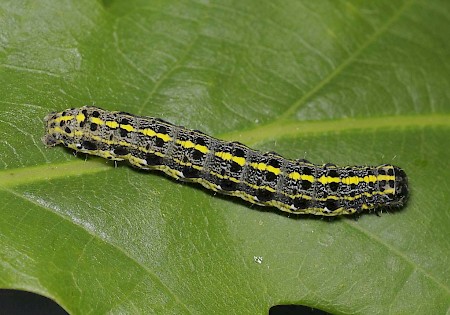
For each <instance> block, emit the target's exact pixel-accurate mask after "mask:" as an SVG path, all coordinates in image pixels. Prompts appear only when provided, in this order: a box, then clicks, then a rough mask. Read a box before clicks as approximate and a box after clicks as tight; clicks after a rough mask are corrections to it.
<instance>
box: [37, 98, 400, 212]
mask: <svg viewBox="0 0 450 315" xmlns="http://www.w3.org/2000/svg"><path fill="white" fill-rule="evenodd" d="M44 121H45V136H44V137H43V139H42V140H43V142H44V144H45V145H46V146H47V147H52V146H56V145H58V144H62V145H64V146H66V147H68V148H70V149H73V150H75V151H77V152H82V153H87V154H92V155H97V156H100V157H103V158H106V159H109V160H116V161H120V160H127V161H128V162H129V163H130V164H131V165H132V166H134V167H137V168H139V169H144V170H159V171H162V172H164V173H166V174H167V175H169V176H170V177H172V178H175V179H178V180H182V181H188V182H195V183H199V184H201V185H203V186H204V187H206V188H208V189H211V190H213V191H215V192H219V193H223V194H226V195H231V196H236V197H240V198H242V199H244V200H246V201H248V202H250V203H252V204H257V205H261V206H272V207H276V208H278V209H280V210H282V211H285V212H289V213H296V214H314V215H322V216H337V215H346V214H354V213H361V212H362V211H364V210H372V209H377V208H393V207H394V208H395V207H402V206H403V205H404V204H405V203H406V200H407V197H408V180H407V176H406V174H405V172H404V171H403V170H402V169H401V168H399V167H397V166H394V165H390V164H383V165H379V166H345V167H337V166H336V165H334V164H331V163H328V164H325V165H317V164H313V163H311V162H309V161H307V160H304V159H298V160H289V159H285V158H283V157H282V156H281V155H279V154H277V153H275V152H266V153H262V152H259V151H256V150H253V149H251V148H249V147H247V146H245V145H243V144H241V143H239V142H229V141H223V140H219V139H216V138H214V137H211V136H208V135H206V134H205V133H203V132H200V131H197V130H192V129H188V128H185V127H182V126H176V125H173V124H171V123H169V122H167V121H164V120H162V119H159V118H153V117H146V116H136V115H132V114H129V113H125V112H118V111H106V110H103V109H101V108H97V107H93V106H83V107H81V108H71V109H67V110H65V111H62V112H58V113H56V112H54V113H50V114H49V115H47V116H46V117H45V118H44Z"/></svg>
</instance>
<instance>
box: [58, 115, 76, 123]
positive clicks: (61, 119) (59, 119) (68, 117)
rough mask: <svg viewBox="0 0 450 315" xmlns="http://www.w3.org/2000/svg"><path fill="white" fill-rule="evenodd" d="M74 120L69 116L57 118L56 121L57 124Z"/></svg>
mask: <svg viewBox="0 0 450 315" xmlns="http://www.w3.org/2000/svg"><path fill="white" fill-rule="evenodd" d="M72 119H73V116H72V115H69V116H60V117H57V118H56V119H55V122H60V121H68V120H72Z"/></svg>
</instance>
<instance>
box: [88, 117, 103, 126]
mask: <svg viewBox="0 0 450 315" xmlns="http://www.w3.org/2000/svg"><path fill="white" fill-rule="evenodd" d="M91 122H92V123H94V124H97V125H103V124H104V123H105V122H104V121H103V120H101V119H100V118H98V117H91Z"/></svg>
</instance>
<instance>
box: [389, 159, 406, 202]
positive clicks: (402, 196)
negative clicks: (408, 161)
mask: <svg viewBox="0 0 450 315" xmlns="http://www.w3.org/2000/svg"><path fill="white" fill-rule="evenodd" d="M394 174H395V193H394V201H393V202H392V204H391V205H392V206H394V207H403V206H404V205H405V204H406V202H407V201H408V196H409V189H408V177H407V176H406V173H405V171H404V170H402V169H401V168H400V167H397V166H394Z"/></svg>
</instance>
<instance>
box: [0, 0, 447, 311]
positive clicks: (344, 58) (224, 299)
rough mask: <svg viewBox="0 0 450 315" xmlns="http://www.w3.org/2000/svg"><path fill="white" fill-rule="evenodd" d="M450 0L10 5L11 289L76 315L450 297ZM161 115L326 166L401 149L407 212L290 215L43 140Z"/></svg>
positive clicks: (4, 270)
mask: <svg viewBox="0 0 450 315" xmlns="http://www.w3.org/2000/svg"><path fill="white" fill-rule="evenodd" d="M449 29H450V5H449V2H448V1H444V0H436V1H412V0H411V1H390V0H389V1H388V0H386V1H348V2H343V1H339V2H337V1H324V0H323V1H322V0H321V1H296V0H285V1H282V0H278V1H270V2H269V1H266V2H261V1H252V0H248V1H237V0H227V1H207V0H197V1H187V0H186V1H171V0H154V1H144V0H142V1H138V0H135V1H114V0H104V1H97V2H94V1H87V0H83V1H75V0H73V1H71V0H67V1H50V0H42V1H12V0H9V1H8V0H3V1H1V2H0V95H1V99H0V134H1V137H0V200H1V206H0V217H1V220H0V286H1V287H2V288H15V289H23V290H29V291H33V292H37V293H40V294H43V295H45V296H48V297H51V298H52V299H54V300H56V301H57V302H58V303H60V304H61V305H62V306H63V307H64V308H65V309H66V310H67V311H69V312H70V313H72V314H89V313H99V314H100V313H135V314H136V313H147V314H149V313H175V314H181V313H201V314H202V313H203V314H206V313H214V312H215V313H240V314H255V313H256V314H267V312H268V310H269V308H270V307H271V306H273V305H277V304H303V305H309V306H314V307H318V308H321V309H323V310H327V311H330V312H333V313H361V314H369V313H395V314H409V313H432V314H442V313H445V312H448V309H449V308H450V273H449V269H448V258H449V253H450V242H449V239H450V238H449V236H450V234H449V231H450V193H449V187H450V186H449V180H448V179H449V178H450V168H449V167H448V166H447V164H448V160H449V159H450V148H449V146H448V139H449V138H450V92H449V89H448V87H449V86H450V62H449V60H450V59H449V57H450V41H449V40H448V39H449V37H448V30H449ZM82 105H96V106H99V107H102V108H105V109H111V110H113V109H114V110H122V111H127V112H132V113H134V114H142V115H150V116H156V117H161V118H163V119H166V120H168V121H170V122H173V123H176V124H179V125H185V126H187V127H190V128H193V129H200V130H203V131H205V132H207V133H209V134H211V135H214V136H216V137H220V138H223V139H227V140H238V141H241V142H243V143H245V144H247V145H250V146H253V147H255V148H257V149H260V150H270V151H277V152H278V153H280V154H282V155H283V156H285V157H287V158H292V159H294V158H307V159H308V160H310V161H313V162H315V163H318V164H320V163H326V162H333V163H336V164H339V165H346V164H350V165H351V164H370V165H372V164H374V165H376V164H382V163H393V164H396V165H399V166H401V167H402V168H404V169H405V171H406V173H407V174H408V176H409V181H410V192H411V197H410V201H409V203H408V205H407V206H406V207H405V208H404V209H402V210H401V211H397V212H391V213H382V214H381V215H380V216H379V217H378V216H376V215H374V214H364V215H363V216H361V217H360V218H359V219H358V220H355V219H354V218H340V219H337V220H334V221H332V222H330V221H328V220H323V219H317V218H312V217H310V216H300V217H295V216H286V215H280V213H279V212H278V211H277V210H276V209H262V208H259V207H252V206H250V205H248V204H245V203H243V202H240V201H239V200H235V199H233V198H228V197H220V196H215V195H214V194H213V193H210V192H208V191H206V190H204V189H200V188H198V187H197V186H195V185H190V184H185V183H178V182H176V181H174V180H171V179H169V178H167V177H165V176H163V175H161V174H158V173H155V172H138V171H136V170H134V169H132V168H131V167H128V166H127V165H125V164H119V165H118V166H117V167H115V165H114V163H110V162H107V161H105V160H102V159H100V158H91V157H88V158H86V157H84V156H81V155H79V156H74V155H73V154H71V153H70V152H69V151H67V150H65V149H64V148H61V147H58V148H54V149H47V148H45V147H44V146H43V144H42V143H41V140H40V139H41V137H42V136H43V121H42V119H43V117H44V116H45V115H46V114H47V113H49V112H51V111H59V110H63V109H66V108H69V107H79V106H82Z"/></svg>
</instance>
